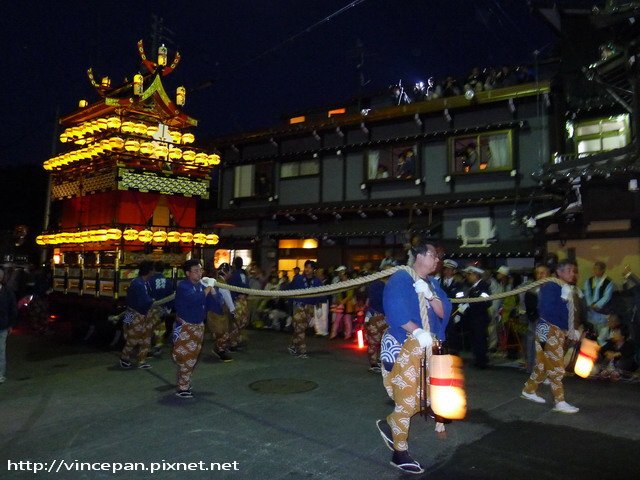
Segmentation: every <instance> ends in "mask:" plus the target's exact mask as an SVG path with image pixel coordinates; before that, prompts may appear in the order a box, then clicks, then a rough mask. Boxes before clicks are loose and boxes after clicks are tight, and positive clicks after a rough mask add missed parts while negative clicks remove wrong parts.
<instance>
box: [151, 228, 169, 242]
mask: <svg viewBox="0 0 640 480" xmlns="http://www.w3.org/2000/svg"><path fill="white" fill-rule="evenodd" d="M153 241H154V242H156V243H164V242H166V241H167V232H165V231H164V230H158V231H157V232H153Z"/></svg>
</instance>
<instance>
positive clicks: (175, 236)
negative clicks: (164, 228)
mask: <svg viewBox="0 0 640 480" xmlns="http://www.w3.org/2000/svg"><path fill="white" fill-rule="evenodd" d="M179 241H180V232H175V231H174V232H169V233H167V242H169V243H178V242H179Z"/></svg>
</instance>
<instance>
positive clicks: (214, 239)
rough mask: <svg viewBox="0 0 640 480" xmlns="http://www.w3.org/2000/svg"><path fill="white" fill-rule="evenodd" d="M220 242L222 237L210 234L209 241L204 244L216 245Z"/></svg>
mask: <svg viewBox="0 0 640 480" xmlns="http://www.w3.org/2000/svg"><path fill="white" fill-rule="evenodd" d="M219 241H220V237H218V235H216V234H215V233H210V234H209V235H207V239H206V240H205V242H204V243H206V244H207V245H216V244H217V243H218V242H219Z"/></svg>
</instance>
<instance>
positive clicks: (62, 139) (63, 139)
mask: <svg viewBox="0 0 640 480" xmlns="http://www.w3.org/2000/svg"><path fill="white" fill-rule="evenodd" d="M68 141H69V137H68V136H67V133H66V132H62V133H61V134H60V142H61V143H67V142H68Z"/></svg>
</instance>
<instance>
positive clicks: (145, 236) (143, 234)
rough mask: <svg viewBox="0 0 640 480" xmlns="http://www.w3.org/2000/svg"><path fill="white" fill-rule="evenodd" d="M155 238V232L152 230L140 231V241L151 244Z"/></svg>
mask: <svg viewBox="0 0 640 480" xmlns="http://www.w3.org/2000/svg"><path fill="white" fill-rule="evenodd" d="M152 238H153V232H152V231H151V230H146V229H145V230H140V231H139V232H138V240H140V241H141V242H144V243H149V242H150V241H151V239H152Z"/></svg>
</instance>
